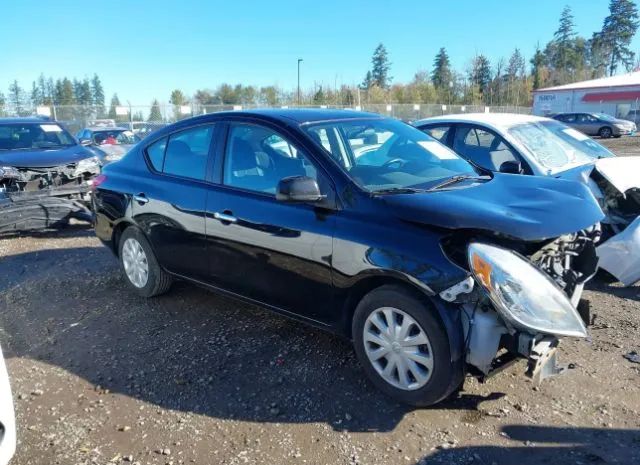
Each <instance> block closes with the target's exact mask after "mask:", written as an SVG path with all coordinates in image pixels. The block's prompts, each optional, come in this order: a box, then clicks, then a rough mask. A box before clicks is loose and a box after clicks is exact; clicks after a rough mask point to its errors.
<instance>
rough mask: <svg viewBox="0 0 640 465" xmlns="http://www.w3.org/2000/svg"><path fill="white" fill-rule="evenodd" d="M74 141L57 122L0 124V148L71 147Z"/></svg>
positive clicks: (74, 143)
mask: <svg viewBox="0 0 640 465" xmlns="http://www.w3.org/2000/svg"><path fill="white" fill-rule="evenodd" d="M73 145H76V141H75V139H74V138H73V136H72V135H71V134H69V133H68V132H67V131H66V130H65V129H64V128H62V126H60V125H58V124H57V123H49V122H43V123H17V124H13V123H11V124H0V150H36V149H56V148H61V147H71V146H73Z"/></svg>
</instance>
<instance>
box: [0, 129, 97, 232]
mask: <svg viewBox="0 0 640 465" xmlns="http://www.w3.org/2000/svg"><path fill="white" fill-rule="evenodd" d="M99 172H100V160H99V159H98V158H97V157H96V156H95V155H94V153H93V152H91V151H89V150H88V149H86V148H85V147H83V146H81V145H80V144H79V143H78V142H77V141H76V140H75V139H74V138H73V136H72V135H71V134H69V132H68V131H67V130H66V129H65V128H63V127H62V126H60V125H59V124H58V123H57V122H55V121H50V120H48V119H41V118H0V232H7V231H16V230H25V229H38V228H43V227H49V226H55V225H57V224H61V223H66V222H67V221H68V220H69V218H71V217H76V218H80V219H85V220H87V219H90V218H91V215H90V212H89V211H88V209H87V207H88V203H89V197H88V188H89V185H90V183H91V180H92V179H93V178H94V177H95V176H96V175H97V174H98V173H99Z"/></svg>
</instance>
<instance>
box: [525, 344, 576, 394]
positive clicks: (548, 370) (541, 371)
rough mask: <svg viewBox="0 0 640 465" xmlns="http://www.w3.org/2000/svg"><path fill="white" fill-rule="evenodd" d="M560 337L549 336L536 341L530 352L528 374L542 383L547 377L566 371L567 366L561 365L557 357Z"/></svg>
mask: <svg viewBox="0 0 640 465" xmlns="http://www.w3.org/2000/svg"><path fill="white" fill-rule="evenodd" d="M557 349H558V339H557V338H555V337H552V336H547V337H545V338H544V339H542V340H540V341H538V342H536V344H535V345H534V346H533V347H532V348H531V350H530V353H529V362H528V365H527V373H526V374H527V376H529V377H530V378H532V379H533V381H534V382H535V383H537V384H540V383H541V382H542V381H543V380H545V379H546V378H550V377H552V376H557V375H559V374H562V373H564V371H565V370H566V367H563V366H559V365H558V361H557V358H556V354H557Z"/></svg>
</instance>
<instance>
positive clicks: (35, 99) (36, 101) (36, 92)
mask: <svg viewBox="0 0 640 465" xmlns="http://www.w3.org/2000/svg"><path fill="white" fill-rule="evenodd" d="M41 95H42V94H41V93H40V89H39V88H38V86H37V84H36V81H33V82H32V83H31V105H33V106H38V105H42V97H41Z"/></svg>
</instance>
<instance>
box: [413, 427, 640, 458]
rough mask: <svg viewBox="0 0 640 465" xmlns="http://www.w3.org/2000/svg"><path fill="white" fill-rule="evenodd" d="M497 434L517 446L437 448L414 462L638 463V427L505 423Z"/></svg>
mask: <svg viewBox="0 0 640 465" xmlns="http://www.w3.org/2000/svg"><path fill="white" fill-rule="evenodd" d="M501 435H502V436H504V437H505V438H507V440H508V441H511V442H513V443H516V444H518V445H517V446H508V445H507V446H493V445H491V446H470V447H452V448H440V449H437V450H436V451H435V452H433V453H431V454H429V455H427V456H425V457H423V458H422V459H421V460H419V461H418V462H417V464H416V465H431V464H440V463H444V464H463V463H464V464H466V463H473V464H480V465H484V464H495V465H512V464H518V465H534V464H535V465H539V464H550V465H551V464H561V463H562V464H565V463H567V464H568V463H571V464H584V465H587V464H612V463H616V464H624V465H632V464H637V463H640V430H631V429H614V428H575V427H547V426H525V425H508V426H504V427H503V428H502V431H501ZM533 446H535V448H533Z"/></svg>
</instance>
